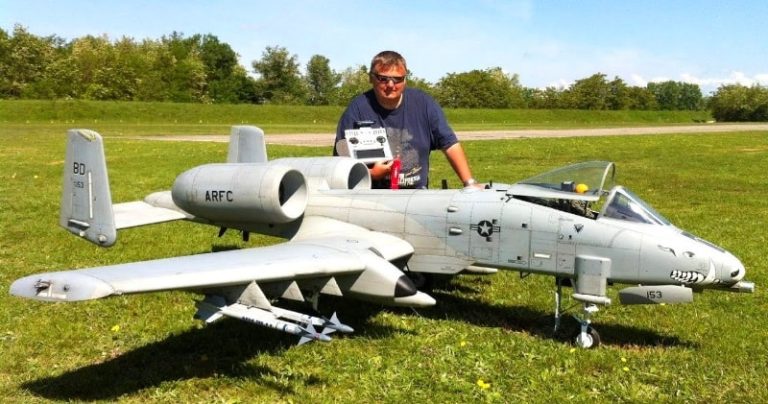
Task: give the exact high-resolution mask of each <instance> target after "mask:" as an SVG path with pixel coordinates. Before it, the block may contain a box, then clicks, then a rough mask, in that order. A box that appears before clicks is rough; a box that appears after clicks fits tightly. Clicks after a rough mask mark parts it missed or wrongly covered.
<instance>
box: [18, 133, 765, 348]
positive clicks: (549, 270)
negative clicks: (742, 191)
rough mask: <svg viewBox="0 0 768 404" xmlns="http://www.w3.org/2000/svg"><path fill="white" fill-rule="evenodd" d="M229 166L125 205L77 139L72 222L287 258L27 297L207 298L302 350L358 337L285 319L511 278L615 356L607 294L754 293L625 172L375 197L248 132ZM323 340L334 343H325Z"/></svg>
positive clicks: (422, 300)
mask: <svg viewBox="0 0 768 404" xmlns="http://www.w3.org/2000/svg"><path fill="white" fill-rule="evenodd" d="M227 160H228V161H227V163H222V164H206V165H202V166H198V167H194V168H192V169H190V170H187V171H185V172H184V173H182V174H181V175H179V176H178V177H177V178H176V181H175V182H174V184H173V187H172V189H171V190H170V191H164V192H158V193H153V194H151V195H149V196H147V197H146V198H145V199H144V200H143V201H137V202H128V203H119V204H115V205H113V204H112V201H111V196H110V190H109V181H108V179H107V169H106V163H105V159H104V150H103V145H102V139H101V137H100V136H99V135H98V134H97V133H95V132H93V131H89V130H70V131H69V132H68V144H67V156H66V162H65V166H64V189H63V192H62V202H61V217H60V224H61V225H62V226H63V227H65V228H66V229H68V230H69V231H71V232H72V233H75V234H77V235H79V236H81V237H83V238H85V239H87V240H89V241H91V242H93V243H95V244H97V245H100V246H110V245H112V244H113V243H114V242H115V240H116V234H117V232H116V230H117V229H122V228H128V227H134V226H141V225H146V224H152V223H160V222H165V221H171V220H179V219H184V220H191V221H194V222H198V223H203V224H209V225H213V226H217V227H219V228H221V232H222V233H223V231H224V230H225V229H227V228H230V229H237V230H240V231H242V232H243V236H244V237H247V235H248V234H249V232H256V233H261V234H267V235H273V236H279V237H283V238H285V239H287V240H288V241H287V242H285V243H282V244H278V245H273V246H267V247H258V248H248V249H242V250H234V251H225V252H215V253H208V254H198V255H192V256H184V257H175V258H168V259H159V260H152V261H144V262H133V263H128V264H121V265H111V266H105V267H96V268H87V269H76V270H68V271H61V272H49V273H41V274H35V275H30V276H27V277H24V278H22V279H19V280H17V281H15V282H14V283H13V284H12V285H11V293H12V294H14V295H16V296H21V297H27V298H32V299H38V300H46V301H78V300H87V299H98V298H102V297H107V296H111V295H120V294H127V293H141V292H154V291H161V290H172V289H185V290H193V291H197V292H200V293H202V294H203V295H204V296H205V297H204V298H203V299H201V300H200V301H198V302H197V307H198V311H197V313H196V316H197V317H198V318H200V319H202V320H204V321H206V322H212V321H215V320H217V319H219V318H221V317H223V316H228V317H235V318H239V319H242V320H246V321H250V322H253V323H255V324H258V325H262V326H266V327H271V328H274V329H278V330H281V331H285V332H288V333H292V334H296V335H299V336H300V337H301V342H305V341H308V340H313V339H320V340H329V339H330V338H329V337H328V336H327V334H328V333H330V332H332V331H342V332H350V331H352V329H351V328H350V327H348V326H346V325H344V324H341V323H340V322H339V321H338V319H337V318H336V316H335V314H334V316H333V317H332V318H331V319H326V318H323V317H317V316H310V315H305V314H302V313H298V312H295V311H289V310H285V309H282V308H279V307H277V306H275V305H274V304H275V303H276V302H277V301H278V300H279V299H293V300H299V301H311V302H315V304H316V302H317V297H318V296H319V295H320V294H330V295H338V296H344V297H351V298H355V299H360V300H364V301H370V302H379V303H383V304H388V305H400V306H414V307H423V306H430V305H434V304H435V300H434V299H433V298H432V297H430V296H429V295H428V294H426V293H424V292H420V291H418V290H417V288H416V286H415V285H414V283H413V282H412V280H411V279H412V278H414V279H415V278H416V277H414V275H422V276H423V275H429V274H443V275H455V274H459V273H462V272H471V273H493V272H495V271H496V270H497V269H511V270H516V271H520V272H521V273H523V274H530V273H534V274H543V275H550V276H552V277H554V278H555V279H556V280H557V282H556V284H557V286H558V287H557V291H556V293H555V324H556V327H557V324H559V320H560V317H561V315H562V310H561V303H560V302H561V295H562V288H561V285H562V284H564V283H568V284H570V285H572V287H573V294H572V298H573V299H574V300H576V301H578V302H579V303H580V304H581V305H582V307H583V311H582V314H581V315H580V316H574V317H576V318H577V320H578V321H579V322H580V324H581V326H580V330H579V331H578V333H577V335H576V336H575V342H576V344H577V345H579V346H581V347H584V348H590V347H594V346H596V345H598V344H599V342H600V340H599V336H598V334H597V332H596V331H595V330H594V329H593V328H592V327H591V326H590V318H591V316H592V315H593V314H594V313H595V312H596V311H597V310H598V305H608V304H610V303H611V298H609V297H608V296H607V294H606V288H607V286H608V285H612V284H625V285H631V286H629V287H626V288H624V289H622V290H620V291H619V292H618V296H619V300H620V301H621V302H622V303H625V304H654V303H682V302H690V301H692V300H693V294H692V293H693V291H694V290H702V289H713V290H724V291H737V292H752V291H753V290H754V284H753V283H751V282H746V281H744V280H742V279H743V278H744V275H745V270H744V266H743V265H742V263H741V262H740V261H739V260H738V259H737V258H736V257H734V256H733V255H732V254H731V253H729V252H728V251H725V250H724V249H722V248H720V247H718V246H716V245H714V244H712V243H709V242H707V241H705V240H702V239H700V238H698V237H696V236H694V235H692V234H690V233H687V232H685V231H682V230H680V229H678V228H677V227H675V226H673V225H672V224H671V223H670V222H669V221H668V220H667V219H665V218H664V217H663V216H662V215H661V214H659V213H658V212H656V211H655V210H653V209H652V208H651V207H650V206H649V205H648V204H646V203H645V202H643V201H642V200H641V199H640V198H639V197H638V196H637V195H635V194H633V193H632V192H630V191H629V190H628V189H626V188H624V187H621V186H615V187H613V188H611V189H608V188H607V187H608V186H609V185H612V181H613V176H614V165H613V164H612V163H610V162H588V163H580V164H575V165H572V166H568V167H564V168H562V169H559V170H555V171H552V172H549V173H547V174H544V175H540V176H537V177H534V178H531V179H528V180H526V181H522V182H518V183H515V184H512V185H499V184H496V185H491V186H488V187H486V189H483V190H478V189H453V190H449V189H440V190H396V191H395V190H373V189H370V177H369V174H368V170H367V168H366V166H365V165H364V164H362V163H361V162H359V161H357V160H354V159H352V158H349V157H316V158H282V159H277V160H271V161H269V160H268V159H267V154H266V147H265V144H264V138H263V132H262V131H261V130H260V129H258V128H255V127H249V126H236V127H233V129H232V135H231V139H230V144H229V155H228V158H227ZM315 327H320V329H321V330H322V331H317V330H316V328H315Z"/></svg>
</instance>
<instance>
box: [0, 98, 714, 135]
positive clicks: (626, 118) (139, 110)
mask: <svg viewBox="0 0 768 404" xmlns="http://www.w3.org/2000/svg"><path fill="white" fill-rule="evenodd" d="M342 111H343V108H342V107H337V106H323V107H310V106H284V105H248V104H241V105H223V104H214V105H205V104H177V103H163V102H119V101H82V100H49V101H36V100H0V124H5V125H9V127H11V128H14V129H18V130H20V131H24V130H27V131H29V130H35V129H37V128H41V129H43V130H46V131H49V130H63V129H66V128H71V127H73V125H74V126H87V127H89V128H91V129H94V130H101V131H104V132H109V133H112V134H115V135H117V134H119V133H122V132H126V131H128V132H130V133H132V134H164V133H170V132H174V133H178V131H181V133H184V134H200V133H226V130H227V129H228V127H229V125H235V124H258V125H259V126H260V127H261V128H262V129H264V130H265V131H266V132H267V133H296V132H307V133H324V132H327V133H331V132H334V131H335V129H336V123H337V122H338V119H339V116H340V115H341V113H342ZM445 112H446V116H447V117H448V120H449V122H451V124H452V125H453V127H454V129H456V130H502V129H521V128H574V127H580V128H583V127H615V126H648V125H674V124H692V123H694V122H698V121H704V120H708V119H711V118H710V115H709V112H706V111H578V110H533V109H517V110H509V109H446V111H445ZM62 128H63V129H62Z"/></svg>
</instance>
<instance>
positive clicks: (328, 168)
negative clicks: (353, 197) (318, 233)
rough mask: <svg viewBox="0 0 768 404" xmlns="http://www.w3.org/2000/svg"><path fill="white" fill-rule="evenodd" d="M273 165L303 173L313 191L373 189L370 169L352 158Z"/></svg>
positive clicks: (286, 161)
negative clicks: (280, 165) (283, 166)
mask: <svg viewBox="0 0 768 404" xmlns="http://www.w3.org/2000/svg"><path fill="white" fill-rule="evenodd" d="M272 163H275V164H282V165H286V166H290V167H293V168H295V169H297V170H299V171H301V173H302V174H304V177H306V179H307V182H308V184H309V188H310V189H311V190H318V189H370V188H371V176H370V174H369V173H368V167H366V165H365V164H363V163H362V162H360V161H359V160H356V159H353V158H350V157H314V158H282V159H277V160H273V161H272Z"/></svg>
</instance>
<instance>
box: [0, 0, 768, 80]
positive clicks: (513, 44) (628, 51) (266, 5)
mask: <svg viewBox="0 0 768 404" xmlns="http://www.w3.org/2000/svg"><path fill="white" fill-rule="evenodd" d="M14 24H21V25H22V26H24V27H26V28H27V29H28V31H29V32H30V33H32V34H35V35H38V36H47V35H53V34H55V35H58V36H59V37H62V38H64V39H67V40H71V39H74V38H77V37H81V36H85V35H103V34H106V35H107V36H108V37H109V38H110V39H113V40H115V39H119V38H121V37H123V36H127V37H132V38H134V39H135V40H137V41H138V40H141V39H145V38H151V39H159V38H160V37H161V36H163V35H168V34H170V33H172V32H173V31H177V32H181V33H183V34H185V36H191V35H193V34H213V35H215V36H217V37H218V38H219V40H220V41H222V42H226V43H228V44H229V45H230V46H232V48H233V49H234V51H235V52H237V53H238V54H239V55H240V63H241V64H242V65H243V66H245V67H246V69H247V70H249V71H250V70H251V62H252V61H253V60H256V59H259V58H260V57H261V55H262V52H263V51H264V49H265V47H267V46H276V45H279V46H282V47H285V48H287V49H288V51H289V52H290V53H292V54H295V55H297V56H298V59H299V62H300V63H301V64H302V66H305V65H306V62H307V61H308V60H309V58H310V57H311V56H312V55H315V54H320V55H323V56H325V57H327V58H329V59H330V61H331V67H332V68H333V69H335V70H337V71H341V70H343V69H345V68H347V67H353V66H357V65H360V64H363V65H367V64H368V62H369V61H370V59H371V57H372V56H373V55H374V54H375V53H377V52H378V51H380V50H384V49H393V50H397V51H399V52H400V53H402V54H403V55H404V56H405V57H406V59H407V60H408V67H409V69H410V70H411V71H412V72H413V74H415V75H416V76H418V77H421V78H424V79H427V80H429V81H431V82H433V83H434V82H436V81H438V80H439V79H440V78H441V77H443V76H445V75H446V74H447V73H460V72H467V71H470V70H472V69H486V68H490V67H496V66H498V67H501V68H502V69H503V70H504V71H505V72H507V73H516V74H518V75H519V77H520V82H521V83H522V84H523V85H525V86H527V87H540V88H543V87H546V86H551V85H554V86H567V85H569V84H570V83H572V82H573V81H575V80H578V79H581V78H585V77H588V76H590V75H592V74H594V73H598V72H600V73H604V74H606V75H607V76H608V78H609V79H612V78H613V77H614V76H619V77H621V78H622V79H623V80H624V81H625V82H627V83H628V84H631V85H645V84H646V83H647V82H649V81H662V80H676V81H685V82H691V83H696V84H699V85H700V86H701V88H702V90H703V91H704V92H705V93H708V92H709V91H714V90H715V89H716V88H717V87H718V86H719V85H720V84H724V83H735V82H739V83H741V84H745V85H752V84H762V85H768V40H767V39H766V34H768V1H765V0H744V1H739V0H734V1H725V0H717V1H710V0H702V1H692V0H676V1H665V0H658V1H644V0H633V1H619V0H613V1H609V0H605V1H598V0H580V1H576V0H560V1H554V0H541V1H533V0H531V1H492V0H479V1H478V0H476V1H458V0H421V1H419V0H411V1H400V0H395V1H340V0H318V1H312V0H305V1H300V0H281V1H274V0H273V1H234V0H221V1H211V0H207V1H205V0H186V1H176V0H165V1H131V0H123V1H109V2H107V1H92V0H55V1H52V0H25V1H22V0H0V28H2V29H4V30H5V31H6V32H9V33H10V32H11V31H12V30H13V26H14Z"/></svg>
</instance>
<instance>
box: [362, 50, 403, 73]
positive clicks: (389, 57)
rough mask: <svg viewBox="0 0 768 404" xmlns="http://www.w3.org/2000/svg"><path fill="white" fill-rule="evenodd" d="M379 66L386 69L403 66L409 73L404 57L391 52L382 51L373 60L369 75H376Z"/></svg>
mask: <svg viewBox="0 0 768 404" xmlns="http://www.w3.org/2000/svg"><path fill="white" fill-rule="evenodd" d="M379 65H381V66H383V67H385V68H390V67H393V66H403V69H405V72H406V73H407V72H408V66H407V65H406V64H405V58H404V57H403V55H401V54H399V53H397V52H395V51H391V50H386V51H381V52H379V53H378V54H377V55H376V56H374V57H373V59H371V68H370V70H369V71H368V73H369V74H373V73H375V71H374V69H375V68H376V66H379Z"/></svg>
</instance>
